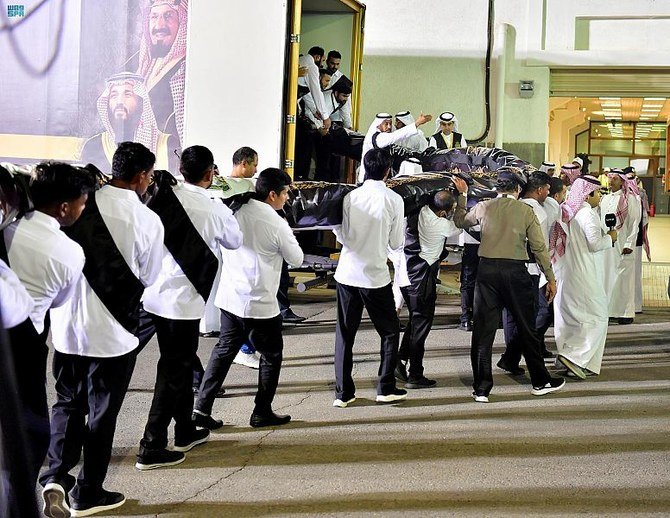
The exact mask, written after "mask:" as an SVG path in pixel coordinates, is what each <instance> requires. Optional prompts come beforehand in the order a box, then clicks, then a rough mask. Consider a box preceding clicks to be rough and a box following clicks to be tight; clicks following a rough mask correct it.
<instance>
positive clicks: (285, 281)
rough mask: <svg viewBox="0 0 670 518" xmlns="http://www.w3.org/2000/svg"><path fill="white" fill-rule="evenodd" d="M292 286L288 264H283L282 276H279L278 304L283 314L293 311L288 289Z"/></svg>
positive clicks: (283, 262) (284, 262)
mask: <svg viewBox="0 0 670 518" xmlns="http://www.w3.org/2000/svg"><path fill="white" fill-rule="evenodd" d="M290 284H291V276H290V275H289V273H288V263H287V262H286V261H282V262H281V275H280V276H279V289H278V290H277V302H279V310H280V312H281V313H282V314H284V312H286V311H287V310H289V309H291V301H290V300H288V288H289V286H290Z"/></svg>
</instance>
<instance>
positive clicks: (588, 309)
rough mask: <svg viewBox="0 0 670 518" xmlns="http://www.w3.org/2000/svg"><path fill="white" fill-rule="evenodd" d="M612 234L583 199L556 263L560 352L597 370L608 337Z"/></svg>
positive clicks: (555, 330)
mask: <svg viewBox="0 0 670 518" xmlns="http://www.w3.org/2000/svg"><path fill="white" fill-rule="evenodd" d="M610 248H612V238H610V236H609V235H607V232H606V229H605V228H604V227H603V226H602V225H601V223H600V220H599V219H598V214H597V213H596V212H595V211H594V210H593V209H592V208H591V207H590V206H589V204H588V203H584V204H583V205H582V208H581V209H580V210H579V211H578V212H577V214H576V215H575V217H574V218H573V219H572V220H571V221H570V223H569V225H568V240H567V244H566V247H565V255H564V256H563V257H562V258H561V260H560V261H558V262H557V263H555V264H554V269H555V272H556V281H557V288H558V291H557V293H556V298H555V299H554V336H555V337H556V347H557V349H558V354H560V355H562V356H565V357H566V358H567V359H569V360H570V361H571V362H573V363H575V364H577V365H579V366H580V367H582V368H583V369H588V370H590V371H591V372H594V373H596V374H599V373H600V365H601V363H602V358H603V351H604V350H605V340H606V338H607V317H608V315H607V291H606V289H605V283H604V282H605V279H604V277H605V276H604V271H603V267H604V264H605V254H606V253H607V250H609V249H610Z"/></svg>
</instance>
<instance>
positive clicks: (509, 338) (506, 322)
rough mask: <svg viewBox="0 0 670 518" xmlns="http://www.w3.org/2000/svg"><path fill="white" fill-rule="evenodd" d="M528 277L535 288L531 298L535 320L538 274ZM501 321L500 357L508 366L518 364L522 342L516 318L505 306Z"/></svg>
mask: <svg viewBox="0 0 670 518" xmlns="http://www.w3.org/2000/svg"><path fill="white" fill-rule="evenodd" d="M530 278H531V279H532V280H533V286H534V289H535V298H534V299H533V316H534V320H536V319H537V295H538V292H539V289H540V288H539V285H540V276H539V275H531V276H530ZM502 321H503V333H504V335H505V352H504V353H503V354H502V359H503V361H504V362H505V363H506V364H507V365H508V366H510V367H516V366H518V365H519V362H520V361H521V354H522V351H523V344H522V343H521V336H520V334H519V326H517V323H516V320H514V315H512V312H511V311H509V310H508V309H507V308H504V309H503V316H502ZM536 332H537V328H536ZM538 338H539V335H538ZM538 343H539V342H538ZM540 350H541V349H540Z"/></svg>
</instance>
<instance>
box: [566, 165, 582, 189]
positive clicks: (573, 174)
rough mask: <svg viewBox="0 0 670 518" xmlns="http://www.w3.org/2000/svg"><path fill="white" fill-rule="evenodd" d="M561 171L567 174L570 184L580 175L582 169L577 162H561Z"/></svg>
mask: <svg viewBox="0 0 670 518" xmlns="http://www.w3.org/2000/svg"><path fill="white" fill-rule="evenodd" d="M561 173H562V174H564V175H565V176H567V178H568V181H569V182H570V185H572V184H573V183H575V180H576V179H577V178H579V177H580V176H581V174H582V171H581V169H579V166H578V165H577V164H563V165H562V166H561Z"/></svg>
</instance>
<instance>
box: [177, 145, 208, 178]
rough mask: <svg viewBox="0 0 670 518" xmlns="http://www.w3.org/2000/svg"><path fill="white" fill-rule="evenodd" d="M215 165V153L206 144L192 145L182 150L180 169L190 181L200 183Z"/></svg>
mask: <svg viewBox="0 0 670 518" xmlns="http://www.w3.org/2000/svg"><path fill="white" fill-rule="evenodd" d="M213 165H214V155H213V154H212V152H211V151H210V150H209V149H207V148H206V147H205V146H191V147H187V148H186V149H184V151H182V152H181V161H180V164H179V170H180V171H181V174H183V175H184V178H185V179H186V181H187V182H188V183H198V182H199V181H201V180H202V179H203V178H204V177H205V173H207V171H208V170H209V169H210V168H211V167H212V166H213Z"/></svg>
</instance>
